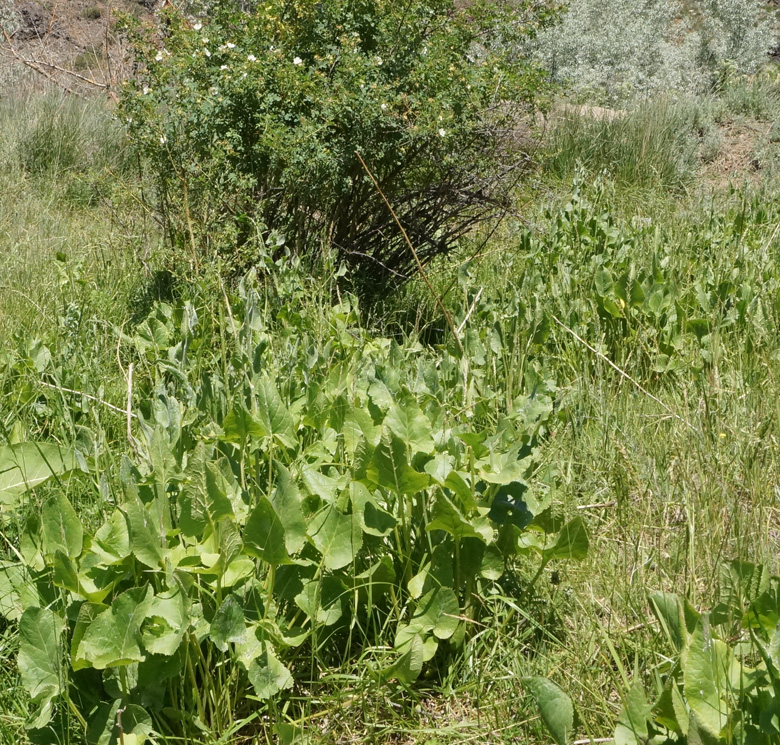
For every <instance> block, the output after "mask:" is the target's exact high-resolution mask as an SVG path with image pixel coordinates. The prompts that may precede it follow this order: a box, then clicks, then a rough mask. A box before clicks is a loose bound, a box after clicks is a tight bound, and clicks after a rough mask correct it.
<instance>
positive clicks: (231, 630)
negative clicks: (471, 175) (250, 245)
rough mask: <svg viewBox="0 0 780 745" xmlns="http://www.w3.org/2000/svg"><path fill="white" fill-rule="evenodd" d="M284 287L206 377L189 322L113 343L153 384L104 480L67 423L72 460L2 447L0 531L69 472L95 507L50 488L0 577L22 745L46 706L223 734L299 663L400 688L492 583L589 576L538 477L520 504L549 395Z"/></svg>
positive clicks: (55, 452) (478, 355)
mask: <svg viewBox="0 0 780 745" xmlns="http://www.w3.org/2000/svg"><path fill="white" fill-rule="evenodd" d="M276 271H277V273H278V275H281V276H284V269H283V268H282V267H281V266H279V267H277V268H276ZM287 281H288V282H289V287H288V289H287V290H285V294H284V295H282V296H277V298H276V302H277V309H278V315H277V318H278V319H279V320H278V321H276V322H272V321H271V319H269V318H268V316H267V315H265V314H264V312H263V310H262V306H263V304H264V303H263V298H262V296H261V295H260V294H258V292H257V291H256V290H255V289H254V288H253V280H252V279H251V278H250V279H248V280H247V281H246V283H245V284H243V285H242V287H241V289H240V293H239V297H238V298H237V299H236V303H235V305H234V306H233V308H232V309H230V318H231V321H230V323H231V324H232V328H233V333H234V334H235V346H234V347H233V349H232V351H231V353H230V355H229V356H226V357H225V358H223V359H224V363H225V367H220V366H214V365H213V364H210V363H209V360H208V349H209V348H210V346H211V343H212V341H213V340H212V338H210V335H211V334H212V333H214V331H215V328H214V322H213V319H209V318H205V319H202V320H201V319H200V318H199V317H198V313H197V312H196V310H195V308H194V307H193V305H192V304H191V303H188V302H187V303H183V304H182V305H180V306H178V307H171V306H170V305H167V304H161V305H159V306H157V307H156V308H155V309H154V310H153V312H152V313H151V315H150V316H149V317H148V319H146V320H145V321H144V322H143V323H142V324H140V326H139V327H138V329H137V330H136V332H135V333H134V335H133V337H132V338H130V339H128V341H129V342H130V343H131V344H132V345H133V346H134V348H135V351H136V354H137V355H138V358H137V364H138V365H139V367H140V368H141V369H143V368H145V367H148V368H149V373H150V374H149V376H148V378H149V379H154V380H156V381H157V382H156V384H155V385H154V387H153V388H152V389H150V390H149V391H148V394H147V397H146V398H144V399H142V404H141V407H140V410H138V411H137V412H136V414H137V422H138V433H139V439H138V441H137V442H135V444H134V450H135V456H134V457H132V458H128V457H126V456H125V457H122V459H121V462H117V463H118V470H115V472H114V473H115V475H114V476H113V477H111V476H109V474H108V473H106V472H105V471H104V472H102V473H98V472H97V470H98V468H99V467H98V465H97V464H98V462H99V456H98V455H97V453H96V451H95V442H96V438H97V434H96V433H90V432H89V430H88V429H86V428H84V427H83V426H82V427H80V428H79V429H80V432H81V435H80V438H79V442H77V443H74V445H73V446H71V447H66V448H59V447H57V446H52V445H50V444H47V443H42V444H38V443H29V442H28V443H18V444H13V445H9V446H6V447H3V448H0V471H1V472H2V480H1V481H0V498H2V503H3V507H4V509H5V510H6V511H8V510H10V511H11V512H13V510H14V509H15V508H16V507H18V506H19V504H20V503H21V500H22V499H23V497H24V494H25V493H26V492H27V491H28V490H29V489H30V488H32V487H33V486H40V485H42V484H44V482H45V481H47V480H49V479H52V478H54V477H60V478H61V477H64V476H65V475H66V474H69V473H71V472H73V471H78V470H83V471H85V472H86V473H88V474H93V479H92V480H93V482H94V483H95V484H96V485H97V484H104V486H102V487H99V488H101V489H102V490H104V491H105V495H104V499H103V500H102V502H101V504H100V508H99V510H98V513H97V514H96V515H95V517H94V523H93V524H92V525H90V523H89V522H86V521H85V520H84V519H83V518H82V517H80V516H79V514H78V513H77V512H76V511H75V509H74V507H73V505H72V503H71V501H70V500H69V499H68V497H67V495H66V493H65V491H64V490H62V489H56V490H55V491H54V493H53V495H52V496H51V498H49V499H48V500H46V501H45V502H44V504H43V507H42V510H41V512H40V514H38V513H33V514H32V515H31V516H30V517H29V518H28V519H27V521H26V523H25V525H24V526H23V528H22V530H21V537H20V551H19V553H18V556H17V560H16V561H9V562H4V563H3V564H2V566H1V567H0V603H2V605H0V609H1V610H2V613H3V614H4V615H5V617H6V618H7V619H10V620H14V621H16V620H18V622H19V630H20V639H21V641H20V648H19V657H18V664H19V669H20V672H21V675H22V681H23V682H24V684H25V687H26V688H27V690H28V692H29V694H30V696H31V699H32V702H33V704H35V705H37V713H35V714H34V715H33V716H32V718H31V720H30V722H29V725H30V727H31V728H32V730H34V731H38V730H42V731H41V732H40V733H38V734H37V735H36V736H37V737H39V738H40V737H43V738H44V739H45V738H46V737H53V736H54V734H52V733H53V732H57V731H58V728H59V727H60V726H61V725H59V724H57V719H56V717H55V714H56V713H57V712H58V711H59V712H60V713H62V709H61V708H59V709H58V708H57V706H58V704H60V707H61V702H63V701H68V702H69V705H70V707H71V709H72V710H74V711H75V712H76V715H77V717H78V718H79V720H80V721H83V722H84V723H85V726H86V727H87V728H88V730H89V731H90V732H95V733H102V732H105V733H106V735H105V736H106V737H108V736H110V735H111V733H112V732H113V731H114V728H115V727H116V722H117V721H118V720H117V716H116V715H117V710H118V709H119V708H120V706H121V707H123V709H124V714H123V716H124V717H125V718H124V719H123V720H122V722H123V725H122V726H123V727H124V728H125V732H127V733H132V734H134V735H136V736H137V737H138V740H139V741H140V740H142V739H143V735H145V734H147V733H148V732H149V731H150V729H151V728H152V726H154V729H155V730H157V731H162V732H169V733H182V734H186V733H190V734H195V733H197V731H198V727H206V728H208V730H209V731H211V732H213V733H216V734H217V735H219V736H221V735H224V734H225V733H227V732H229V731H230V730H231V728H232V727H233V726H234V725H235V723H236V722H237V721H240V720H242V719H245V718H246V717H249V716H250V714H251V711H252V708H253V706H254V704H252V703H251V702H252V701H258V700H260V701H266V700H267V699H272V698H273V697H275V696H276V695H277V694H279V693H280V692H282V691H284V690H285V689H287V688H290V687H291V686H293V684H294V682H295V681H299V682H306V681H309V680H311V677H312V676H316V675H317V672H316V670H314V669H313V660H314V659H317V660H318V661H319V664H323V665H337V664H340V665H345V664H350V663H351V662H352V661H354V660H357V659H360V660H361V661H362V664H364V665H368V666H370V667H371V668H372V669H373V670H374V672H375V674H377V675H379V676H381V677H383V678H385V679H398V680H400V681H402V682H403V683H406V684H410V683H412V682H413V681H414V680H415V679H416V678H417V677H418V676H419V675H420V673H421V672H422V670H423V668H424V666H426V665H428V666H429V667H430V666H431V665H435V663H436V661H437V660H438V661H439V663H440V662H442V661H443V660H445V659H446V657H447V655H448V654H449V653H451V651H452V650H455V649H458V648H460V647H461V646H462V644H463V642H464V639H466V638H468V637H469V636H470V635H472V634H473V633H474V628H475V627H474V626H473V624H474V623H475V622H479V621H480V620H481V619H482V618H483V617H484V615H485V614H486V613H489V612H490V610H489V609H490V607H491V603H492V601H491V599H490V596H491V595H493V594H495V592H496V590H500V588H501V583H502V582H504V581H506V582H508V583H509V584H508V585H507V588H509V589H508V590H507V589H505V590H501V594H504V592H507V591H509V592H510V593H511V592H512V590H511V588H512V587H514V586H515V585H516V584H517V582H518V578H517V568H518V566H520V565H518V561H520V562H521V565H522V562H525V565H526V566H527V570H523V571H522V572H521V574H528V570H531V573H533V572H535V573H536V576H539V575H540V574H541V572H542V570H543V569H544V567H545V566H546V565H547V564H548V563H549V562H550V561H554V560H560V559H567V558H576V559H581V558H583V557H584V556H585V554H586V552H587V547H588V537H587V533H586V531H585V526H584V523H583V522H582V520H581V518H574V519H573V520H571V521H569V522H568V523H566V524H564V521H563V520H562V516H561V514H560V512H559V510H558V508H555V507H554V506H553V504H552V498H551V492H550V488H551V486H553V485H554V480H555V478H554V472H553V473H551V474H550V478H549V479H547V480H546V481H547V483H545V479H539V477H538V475H537V478H536V480H537V486H536V488H535V489H529V483H530V482H529V478H530V476H531V475H532V474H533V473H534V472H535V471H537V470H538V469H539V460H538V456H537V448H538V444H539V440H540V436H541V435H543V434H544V432H545V431H546V429H547V426H548V422H549V420H550V419H551V417H553V399H552V397H551V391H554V385H552V384H551V383H550V381H546V380H545V379H544V378H540V377H539V376H538V375H537V374H536V373H534V372H533V371H532V370H529V382H531V383H532V385H531V388H530V394H529V395H523V394H520V395H517V396H516V397H511V398H508V397H507V391H506V390H502V389H492V384H491V382H490V378H491V375H490V372H489V371H490V366H489V364H488V359H487V358H486V354H485V352H484V349H483V348H482V347H481V343H479V342H478V341H477V340H476V339H473V340H471V342H470V343H468V342H467V348H468V349H469V354H468V356H467V357H463V358H459V356H458V354H456V353H452V352H448V351H446V350H441V352H440V353H438V354H435V355H434V354H431V353H430V352H426V351H425V350H424V349H422V348H421V347H419V346H418V347H414V346H405V347H404V346H399V345H398V344H396V343H395V342H393V341H391V340H389V339H384V338H381V337H373V336H370V335H368V334H367V333H366V331H364V330H363V329H362V328H361V327H360V325H359V316H358V313H357V310H356V309H355V307H353V305H352V304H351V302H346V301H345V302H344V303H342V304H340V305H337V306H335V307H332V308H330V309H322V311H323V315H322V316H321V317H320V316H317V315H314V314H306V315H301V313H300V312H299V311H300V307H301V304H302V303H304V302H305V301H304V300H303V298H304V295H305V293H306V292H309V291H310V290H308V289H307V287H308V282H306V281H305V280H303V279H302V278H301V277H300V275H299V274H297V273H293V274H290V275H289V277H288V280H287ZM222 331H224V329H222ZM494 333H498V334H500V327H499V328H497V329H495V330H494ZM269 334H272V335H273V341H271V337H270V336H269ZM498 339H499V337H495V338H494V339H493V341H492V342H491V343H492V345H493V348H494V351H493V353H492V355H491V356H493V358H494V359H493V363H492V365H491V366H494V365H495V364H496V363H497V362H498V363H499V364H501V355H502V350H501V347H500V345H499V341H498ZM480 349H482V351H480ZM40 355H42V356H40ZM40 355H39V358H40V359H41V360H42V362H41V364H42V365H43V372H44V374H45V371H46V368H47V367H48V365H49V364H50V363H49V362H48V361H47V358H48V360H50V359H51V356H50V355H48V353H45V352H41V353H40ZM14 364H15V365H18V371H19V373H20V374H24V371H25V370H27V369H28V368H27V363H26V361H25V360H24V359H19V360H18V362H16V363H14ZM518 387H520V384H519V385H518ZM142 390H143V389H142ZM523 557H528V558H525V559H523ZM502 578H503V579H502ZM217 660H220V663H219V674H217V675H215V672H214V671H215V665H216V662H217ZM131 722H132V726H131ZM153 722H154V725H153V724H152V723H153ZM44 728H45V729H44ZM47 732H48V734H46V733H47ZM101 736H102V735H101Z"/></svg>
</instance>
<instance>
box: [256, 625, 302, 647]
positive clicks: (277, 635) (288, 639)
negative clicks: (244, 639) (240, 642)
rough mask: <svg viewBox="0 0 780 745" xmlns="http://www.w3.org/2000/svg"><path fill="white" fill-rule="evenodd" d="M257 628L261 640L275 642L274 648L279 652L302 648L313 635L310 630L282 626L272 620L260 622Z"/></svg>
mask: <svg viewBox="0 0 780 745" xmlns="http://www.w3.org/2000/svg"><path fill="white" fill-rule="evenodd" d="M257 628H258V629H259V635H260V636H261V638H263V639H267V640H270V641H271V642H273V645H274V648H275V649H277V650H280V649H290V648H295V647H300V646H301V644H303V643H304V642H305V641H306V640H307V639H308V638H309V636H310V635H311V632H310V630H309V629H303V628H300V627H299V626H287V625H282V626H280V625H279V624H278V623H276V621H274V620H272V619H270V618H264V619H262V620H260V621H258V623H257Z"/></svg>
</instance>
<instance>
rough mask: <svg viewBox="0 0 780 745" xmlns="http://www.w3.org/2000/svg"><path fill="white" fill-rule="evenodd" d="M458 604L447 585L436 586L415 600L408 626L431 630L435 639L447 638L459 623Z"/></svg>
mask: <svg viewBox="0 0 780 745" xmlns="http://www.w3.org/2000/svg"><path fill="white" fill-rule="evenodd" d="M460 615H461V613H460V605H459V604H458V598H457V597H456V595H455V593H454V592H453V591H452V590H451V589H450V588H449V587H438V588H436V589H435V590H431V592H429V593H426V594H425V595H424V596H423V597H422V598H420V600H419V601H418V602H417V607H416V608H415V610H414V615H413V616H412V620H411V621H410V622H409V625H410V626H413V627H415V626H416V627H419V628H420V629H421V630H423V631H432V632H433V635H434V636H435V637H436V638H437V639H449V638H450V637H451V636H452V635H453V634H454V633H455V630H456V629H457V628H458V624H459V623H460Z"/></svg>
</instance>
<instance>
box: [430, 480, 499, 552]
mask: <svg viewBox="0 0 780 745" xmlns="http://www.w3.org/2000/svg"><path fill="white" fill-rule="evenodd" d="M431 514H432V520H431V521H430V522H429V523H428V525H427V527H426V530H428V531H433V530H443V531H445V532H446V533H449V534H450V535H452V536H455V538H457V539H461V538H478V539H479V540H480V541H482V542H483V543H490V542H491V541H492V540H493V528H492V527H491V526H490V523H489V521H488V520H487V518H484V517H474V518H469V517H466V515H464V514H463V513H462V512H461V511H460V509H459V508H458V507H456V506H455V505H454V504H453V502H452V501H451V500H450V499H449V498H448V497H447V495H446V494H444V492H443V491H440V492H439V493H438V494H437V495H436V501H435V502H434V503H433V509H432V510H431Z"/></svg>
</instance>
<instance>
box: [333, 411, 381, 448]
mask: <svg viewBox="0 0 780 745" xmlns="http://www.w3.org/2000/svg"><path fill="white" fill-rule="evenodd" d="M341 432H342V435H343V436H344V447H345V448H346V451H347V454H348V455H349V456H350V457H352V458H354V457H355V452H356V451H357V449H358V447H359V446H360V442H361V440H364V441H365V442H367V443H368V444H369V445H371V447H376V446H377V444H378V443H379V438H380V437H381V435H382V428H381V427H377V426H376V425H375V424H374V421H373V419H371V415H370V414H369V413H368V412H367V411H365V410H363V409H358V408H357V407H351V408H350V409H349V410H348V411H347V413H346V414H345V415H344V423H343V425H342V430H341Z"/></svg>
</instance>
